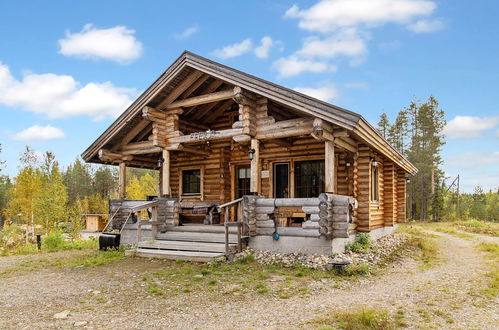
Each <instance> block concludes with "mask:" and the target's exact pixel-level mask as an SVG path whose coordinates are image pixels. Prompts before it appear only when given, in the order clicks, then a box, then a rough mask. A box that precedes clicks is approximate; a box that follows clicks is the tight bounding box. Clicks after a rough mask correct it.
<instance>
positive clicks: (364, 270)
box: [343, 263, 371, 276]
mask: <svg viewBox="0 0 499 330" xmlns="http://www.w3.org/2000/svg"><path fill="white" fill-rule="evenodd" d="M370 273H371V266H370V265H369V264H367V263H360V264H350V265H347V266H345V267H344V269H343V274H344V275H346V276H365V275H369V274H370Z"/></svg>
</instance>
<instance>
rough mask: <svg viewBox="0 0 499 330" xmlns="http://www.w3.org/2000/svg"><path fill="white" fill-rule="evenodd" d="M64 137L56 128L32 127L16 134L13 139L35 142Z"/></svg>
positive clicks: (48, 126)
mask: <svg viewBox="0 0 499 330" xmlns="http://www.w3.org/2000/svg"><path fill="white" fill-rule="evenodd" d="M64 136H65V134H64V132H63V131H62V130H61V129H59V128H57V127H54V126H51V125H47V126H39V125H34V126H31V127H29V128H26V129H25V130H22V131H20V132H18V133H16V134H15V135H14V137H13V138H14V140H18V141H25V142H36V141H48V140H55V139H61V138H63V137H64Z"/></svg>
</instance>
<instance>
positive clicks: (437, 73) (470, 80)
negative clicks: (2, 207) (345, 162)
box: [0, 0, 499, 192]
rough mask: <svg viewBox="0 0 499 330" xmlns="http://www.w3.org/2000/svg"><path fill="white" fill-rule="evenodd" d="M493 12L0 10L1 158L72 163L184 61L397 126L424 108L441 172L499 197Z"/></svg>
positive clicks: (265, 5) (407, 4) (84, 6)
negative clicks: (435, 120)
mask: <svg viewBox="0 0 499 330" xmlns="http://www.w3.org/2000/svg"><path fill="white" fill-rule="evenodd" d="M498 10H499V3H498V2H497V1H486V0H483V1H480V2H473V1H450V0H448V1H436V0H435V1H430V0H370V1H363V0H323V1H192V2H190V3H187V2H185V1H183V2H180V1H178V2H175V1H168V2H166V1H145V2H140V3H139V2H137V1H80V2H78V1H50V2H40V1H31V2H23V5H22V6H20V5H19V2H16V1H2V2H1V3H0V13H1V17H2V19H1V20H0V113H1V117H0V118H1V120H0V143H1V144H2V147H3V152H2V154H1V155H0V157H1V158H2V159H4V160H6V161H7V165H6V168H5V172H6V173H7V174H9V175H15V173H16V171H17V166H18V162H17V159H18V158H19V154H20V152H21V151H22V150H23V148H24V146H25V145H26V144H29V145H30V146H32V147H33V148H34V149H36V150H37V151H40V152H43V151H45V150H50V151H53V152H55V154H56V156H57V158H58V159H59V161H60V162H61V164H62V165H67V164H68V163H69V162H71V161H73V160H74V159H75V158H76V157H77V156H78V155H79V154H81V152H82V151H83V150H84V149H85V148H86V147H87V146H88V145H89V144H90V143H91V142H92V141H94V139H95V138H96V137H97V136H98V135H99V134H100V133H101V132H102V131H103V130H105V129H106V128H107V127H108V126H109V124H110V123H111V122H112V121H113V119H114V118H115V117H116V116H117V115H118V114H119V113H120V112H122V111H123V110H124V109H125V107H126V105H127V104H129V103H130V102H131V101H132V100H133V99H134V98H135V97H136V96H137V95H138V94H139V93H140V92H141V91H143V90H144V89H146V88H147V87H148V86H149V85H150V84H151V83H152V82H153V81H154V80H155V79H156V78H157V77H158V76H159V75H160V74H161V73H162V72H163V71H164V70H165V69H166V68H167V67H168V66H169V65H170V64H171V62H172V61H174V60H175V59H176V58H177V57H178V56H179V55H180V54H181V52H182V51H183V50H185V49H187V50H190V51H192V52H195V53H197V54H199V55H202V56H205V57H208V58H210V59H213V60H215V61H219V62H221V63H223V64H226V65H228V66H231V67H234V68H237V69H239V70H242V71H245V72H248V73H250V74H253V75H256V76H259V77H262V78H264V79H267V80H270V81H273V82H276V83H278V84H281V85H284V86H286V87H290V88H296V89H298V90H300V91H302V92H305V93H309V94H311V95H313V96H316V97H319V98H322V99H325V100H327V101H329V102H331V103H334V104H336V105H339V106H342V107H345V108H347V109H350V110H352V111H355V112H358V113H361V114H362V115H364V116H365V117H366V118H367V119H368V120H369V121H371V122H372V123H373V124H375V123H377V121H378V118H379V115H380V113H381V112H383V111H385V112H387V113H388V115H389V117H390V119H391V120H393V119H394V118H395V116H396V114H397V112H398V111H399V110H400V109H402V108H403V107H404V106H406V105H408V104H409V102H410V101H411V100H412V99H413V98H420V99H422V100H424V99H426V98H427V97H428V96H429V95H430V94H433V95H434V96H435V97H436V98H437V99H438V100H439V101H440V105H441V108H443V109H444V110H445V111H446V116H447V120H448V122H449V124H448V127H447V128H446V133H447V137H448V139H447V145H446V146H445V147H444V152H443V155H444V160H445V163H444V169H445V170H446V172H447V174H448V176H455V175H457V174H460V175H461V182H462V183H463V188H464V190H465V191H469V192H471V191H472V190H473V187H474V186H475V185H477V184H480V185H482V186H483V187H484V188H486V189H489V188H495V187H498V186H499V109H498V105H497V103H498V102H497V92H498V90H497V89H498V87H497V86H498V81H499V56H497V54H499V43H498V38H497V31H499V22H498V21H497V19H496V15H497V13H498V12H499V11H498Z"/></svg>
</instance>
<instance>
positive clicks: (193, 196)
mask: <svg viewBox="0 0 499 330" xmlns="http://www.w3.org/2000/svg"><path fill="white" fill-rule="evenodd" d="M196 170H198V171H199V193H185V192H184V172H186V171H196ZM178 187H179V197H180V200H182V199H200V200H201V201H202V200H203V199H204V167H203V166H187V167H182V168H179V185H178Z"/></svg>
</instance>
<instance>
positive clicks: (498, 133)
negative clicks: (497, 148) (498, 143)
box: [496, 129, 499, 138]
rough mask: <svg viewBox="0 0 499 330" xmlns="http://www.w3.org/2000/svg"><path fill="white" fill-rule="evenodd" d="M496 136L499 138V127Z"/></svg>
mask: <svg viewBox="0 0 499 330" xmlns="http://www.w3.org/2000/svg"><path fill="white" fill-rule="evenodd" d="M496 137H497V138H499V129H498V130H497V131H496Z"/></svg>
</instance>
